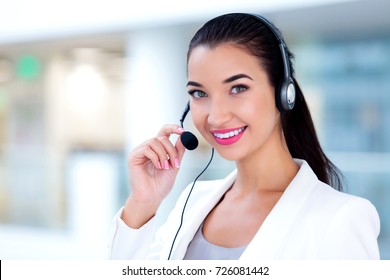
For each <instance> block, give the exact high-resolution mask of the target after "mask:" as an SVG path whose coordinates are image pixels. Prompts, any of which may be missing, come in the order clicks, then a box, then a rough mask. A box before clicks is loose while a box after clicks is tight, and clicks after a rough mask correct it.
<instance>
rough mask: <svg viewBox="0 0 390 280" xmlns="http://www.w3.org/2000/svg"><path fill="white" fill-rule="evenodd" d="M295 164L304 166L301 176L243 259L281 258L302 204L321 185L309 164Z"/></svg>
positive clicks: (297, 177) (248, 248)
mask: <svg viewBox="0 0 390 280" xmlns="http://www.w3.org/2000/svg"><path fill="white" fill-rule="evenodd" d="M294 160H295V162H296V163H297V164H299V165H300V169H299V171H298V173H297V175H296V176H295V178H294V179H293V180H292V181H291V183H290V184H289V185H288V187H287V188H286V190H285V191H284V193H283V195H282V196H281V198H280V199H279V200H278V202H277V203H276V205H275V206H274V208H273V209H272V210H271V212H270V213H269V214H268V216H267V218H266V219H265V221H264V222H263V224H262V225H261V227H260V229H259V230H258V231H257V233H256V234H255V236H254V238H253V239H252V241H251V242H250V243H249V244H248V247H247V248H246V250H245V251H244V252H243V254H242V255H241V258H240V259H275V258H277V255H278V252H279V250H280V248H281V247H282V245H283V243H284V239H285V238H286V236H287V235H288V233H289V230H290V228H291V227H292V225H293V224H294V220H295V218H296V217H297V214H298V212H299V210H300V208H301V206H302V204H303V203H304V202H305V200H306V198H307V196H308V195H309V194H310V192H311V190H312V189H313V188H314V186H315V184H316V183H317V182H318V179H317V176H316V175H315V174H314V172H313V171H312V169H311V168H310V166H309V164H308V163H307V162H306V161H304V160H298V159H294Z"/></svg>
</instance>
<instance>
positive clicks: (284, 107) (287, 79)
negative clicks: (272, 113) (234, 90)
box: [252, 15, 296, 112]
mask: <svg viewBox="0 0 390 280" xmlns="http://www.w3.org/2000/svg"><path fill="white" fill-rule="evenodd" d="M252 16H254V17H255V18H256V19H258V20H260V21H261V22H262V23H264V24H265V25H266V26H267V27H268V28H269V30H271V31H272V33H273V34H274V35H275V38H276V39H277V40H278V43H279V48H280V53H281V57H282V62H283V71H284V74H283V80H282V82H281V83H280V85H279V87H277V88H276V90H275V102H276V107H277V108H278V110H279V111H280V112H287V111H290V110H292V109H293V108H294V105H295V95H296V92H295V85H294V81H293V79H292V75H291V65H290V59H289V57H288V52H287V46H286V43H285V42H284V40H283V36H282V34H281V33H280V32H279V30H277V29H276V27H275V26H274V25H273V24H272V23H271V22H270V21H268V20H267V19H266V18H264V17H262V16H260V15H252Z"/></svg>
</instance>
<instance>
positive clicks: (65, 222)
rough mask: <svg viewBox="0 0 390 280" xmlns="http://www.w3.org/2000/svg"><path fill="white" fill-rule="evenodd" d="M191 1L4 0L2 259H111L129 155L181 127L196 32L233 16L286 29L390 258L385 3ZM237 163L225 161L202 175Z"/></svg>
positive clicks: (0, 53) (389, 6) (329, 134)
mask: <svg viewBox="0 0 390 280" xmlns="http://www.w3.org/2000/svg"><path fill="white" fill-rule="evenodd" d="M193 2H194V3H188V2H187V1H173V0H167V1H141V2H137V4H135V3H134V2H133V1H120V0H111V1H91V0H79V1H76V0H68V1H66V2H65V1H60V2H59V1H46V0H34V1H27V0H13V1H6V0H0V17H1V21H0V259H105V258H107V251H106V249H107V244H108V242H109V236H110V226H111V222H112V218H113V216H114V215H115V213H116V212H117V211H118V210H119V208H120V207H121V205H123V203H124V201H125V199H126V197H127V195H128V193H129V191H130V186H129V185H128V183H127V171H126V164H127V163H126V158H127V154H128V153H129V151H130V150H131V149H132V148H133V147H134V146H136V145H138V144H139V143H140V142H142V141H144V140H146V139H147V138H149V137H151V136H153V135H155V134H156V132H157V131H158V130H159V128H160V127H161V126H162V125H163V124H165V123H177V124H178V123H179V118H180V115H181V113H182V110H183V109H184V106H185V103H186V100H187V98H188V96H187V93H186V87H185V84H186V50H187V45H188V43H189V40H190V38H191V37H192V35H193V34H194V32H195V31H196V30H197V29H198V28H199V27H200V26H201V25H202V24H203V23H204V22H205V21H207V20H208V19H210V18H211V17H214V16H216V15H219V14H222V13H226V12H236V11H239V12H253V13H259V14H263V15H265V16H266V17H268V18H269V19H271V20H272V21H274V22H275V24H276V25H277V26H278V27H279V28H280V29H281V30H282V32H283V33H284V34H285V37H286V41H287V43H288V45H289V46H290V49H291V50H292V51H293V52H294V53H295V56H296V63H295V67H296V76H297V79H298V81H300V83H301V87H302V88H303V91H304V93H305V95H306V96H307V99H308V102H309V106H310V108H311V111H312V114H313V118H314V121H315V124H316V127H317V131H318V134H319V137H320V140H321V143H322V145H323V148H324V149H325V151H326V153H327V154H328V155H329V157H330V158H331V160H333V161H334V163H335V164H336V165H337V166H338V167H339V168H340V169H341V170H342V171H343V173H344V176H345V187H344V189H345V191H346V192H349V193H352V194H356V195H359V196H362V197H365V198H367V199H369V200H370V201H371V202H372V203H373V204H374V205H375V206H376V208H377V210H378V212H379V215H380V217H381V234H380V236H379V245H380V250H381V256H382V258H383V259H390V203H388V201H389V200H390V129H389V125H390V110H389V106H390V16H389V11H390V1H387V0H366V1H351V0H350V1H343V0H296V1H294V0H290V1H288V0H269V1H250V0H241V1H229V0H225V1H203V0H198V1H193ZM185 127H186V128H187V129H190V130H193V126H192V122H191V120H190V118H189V119H188V120H186V122H185ZM209 156H210V148H209V147H208V146H207V144H205V143H204V142H203V141H201V145H200V148H198V149H197V150H196V151H191V152H187V153H186V155H185V157H184V159H183V162H182V168H181V172H180V174H179V176H178V179H177V182H176V185H175V188H174V191H173V192H172V193H171V194H170V195H169V196H168V198H167V199H166V201H165V202H164V204H163V206H162V207H161V209H160V211H159V213H158V218H159V221H160V222H163V221H164V219H165V217H166V214H167V212H168V211H169V210H170V209H171V207H173V204H174V202H175V199H176V197H177V195H178V194H179V193H180V191H181V190H182V189H183V188H184V187H185V186H186V185H187V184H188V183H189V182H190V181H192V180H193V179H194V178H195V176H196V175H197V174H198V173H199V171H200V170H201V169H203V167H204V166H205V165H206V163H207V161H208V160H209ZM233 168H234V165H233V163H231V162H226V161H224V160H222V159H221V158H219V157H218V156H217V157H216V158H215V159H214V161H213V163H212V165H211V166H210V168H209V169H208V171H207V172H206V174H204V177H203V178H204V179H207V178H219V177H222V176H225V175H226V174H227V173H228V172H230V171H231V170H232V169H233Z"/></svg>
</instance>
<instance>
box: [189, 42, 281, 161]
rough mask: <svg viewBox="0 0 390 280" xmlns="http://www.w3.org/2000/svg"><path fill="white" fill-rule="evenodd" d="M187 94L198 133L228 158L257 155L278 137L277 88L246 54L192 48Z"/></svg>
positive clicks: (229, 46) (230, 47)
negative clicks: (189, 96) (188, 94)
mask: <svg viewBox="0 0 390 280" xmlns="http://www.w3.org/2000/svg"><path fill="white" fill-rule="evenodd" d="M187 89H188V92H189V93H190V95H191V99H190V106H191V113H192V118H193V121H194V124H195V126H196V128H197V129H198V130H199V132H200V133H201V134H202V136H203V137H204V138H205V139H206V141H207V142H209V143H210V144H211V145H212V146H213V147H214V148H215V149H216V150H217V151H218V152H219V154H220V155H221V156H222V157H224V158H225V159H228V160H236V161H237V160H242V159H245V158H246V157H248V156H253V155H255V154H257V153H259V152H261V151H262V150H264V149H267V146H269V145H270V144H271V145H272V142H274V141H276V139H277V138H276V137H280V135H281V130H280V129H279V121H280V114H279V112H278V110H277V108H276V106H275V95H274V87H273V86H271V85H270V83H269V80H268V77H267V75H266V72H265V71H264V70H263V69H262V67H261V66H260V64H259V62H258V60H257V59H256V58H255V57H254V56H252V55H250V54H249V53H248V52H246V51H244V50H243V49H241V48H238V47H237V46H234V45H233V44H221V45H218V46H217V47H214V48H209V47H205V46H198V47H196V48H194V49H193V50H192V52H191V55H190V57H189V61H188V85H187ZM279 139H280V138H279Z"/></svg>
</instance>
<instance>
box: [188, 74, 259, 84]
mask: <svg viewBox="0 0 390 280" xmlns="http://www.w3.org/2000/svg"><path fill="white" fill-rule="evenodd" d="M242 78H247V79H250V80H252V81H253V79H252V78H251V77H250V76H248V75H246V74H237V75H233V76H231V77H229V78H227V79H226V80H224V81H223V83H224V84H229V83H231V82H234V81H235V80H238V79H242ZM187 86H195V87H203V86H202V84H200V83H197V82H194V81H189V82H188V83H187Z"/></svg>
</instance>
